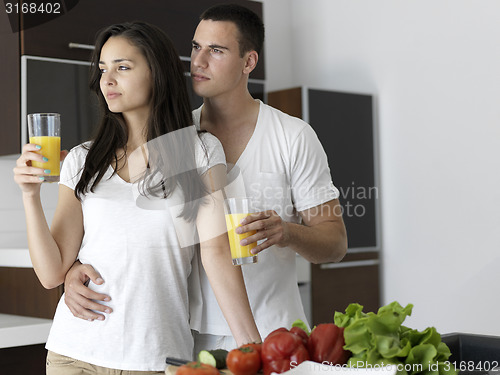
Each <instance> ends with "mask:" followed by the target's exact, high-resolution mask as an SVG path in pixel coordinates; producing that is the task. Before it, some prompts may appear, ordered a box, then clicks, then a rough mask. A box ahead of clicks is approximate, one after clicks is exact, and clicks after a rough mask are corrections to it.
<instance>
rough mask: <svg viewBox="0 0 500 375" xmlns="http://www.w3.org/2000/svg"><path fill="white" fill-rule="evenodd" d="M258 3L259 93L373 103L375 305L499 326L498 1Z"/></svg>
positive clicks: (0, 185)
mask: <svg viewBox="0 0 500 375" xmlns="http://www.w3.org/2000/svg"><path fill="white" fill-rule="evenodd" d="M262 3H263V14H264V22H265V25H266V32H267V36H266V44H265V68H266V69H265V70H266V82H265V84H266V90H267V91H275V90H281V89H286V88H290V87H298V86H302V87H312V88H316V89H324V90H334V91H344V92H354V93H362V94H369V95H372V96H373V98H374V109H375V112H374V121H375V129H376V130H377V131H376V133H375V134H376V138H377V141H378V142H377V145H378V147H377V150H376V151H377V160H378V163H377V168H378V170H377V172H378V177H379V180H378V182H379V186H378V199H379V207H380V214H379V216H380V225H379V229H380V234H381V236H380V244H379V245H380V263H381V272H380V282H381V304H386V303H389V302H391V301H393V300H397V301H399V302H400V303H401V304H403V305H404V304H406V303H413V304H414V305H415V307H414V309H413V315H412V317H410V318H408V320H407V322H406V323H407V324H408V325H410V326H413V327H415V328H419V329H423V328H425V327H427V326H430V325H432V326H435V327H436V328H437V329H438V331H439V332H442V333H446V332H471V333H482V334H493V335H500V324H499V323H498V319H497V312H498V311H500V299H499V298H498V297H497V295H498V291H499V289H500V273H499V272H498V269H499V268H500V261H499V257H500V255H499V254H500V252H499V244H500V230H498V228H499V227H500V211H499V209H500V196H499V195H500V193H499V190H498V186H500V174H499V172H498V171H499V170H500V154H499V151H498V150H499V146H500V105H499V103H500V71H499V70H500V48H499V47H498V46H499V45H500V44H499V43H498V37H499V35H500V22H499V21H500V2H498V1H497V0H483V1H481V2H480V3H479V2H474V1H473V0H453V1H452V0H447V1H444V0H443V1H439V2H436V1H432V0H419V1H416V0H410V1H406V2H401V1H398V0H376V1H373V0H356V1H347V0H263V1H262ZM2 32H4V30H2ZM1 48H3V47H0V49H1ZM1 126H2V127H5V126H9V124H2V125H1ZM339 158H340V156H339ZM14 160H15V157H2V158H1V160H0V173H1V174H2V175H4V178H3V179H2V182H0V189H1V193H2V194H0V228H1V229H0V235H1V239H2V243H1V244H0V246H1V247H2V248H4V249H6V248H11V249H15V248H19V247H22V246H23V244H25V243H26V240H25V238H24V216H23V215H24V214H23V211H22V206H21V200H20V193H19V192H18V190H19V189H18V188H17V186H16V185H15V184H14V183H13V182H12V167H13V164H14ZM330 163H331V168H332V171H333V175H334V176H335V168H336V161H335V160H331V161H330ZM56 189H57V188H56V186H55V185H54V186H49V185H46V186H44V199H45V202H46V203H47V207H48V215H49V217H50V216H51V215H52V213H53V209H54V208H55V196H56ZM0 252H2V253H1V256H0V259H6V258H9V262H11V263H16V262H19V263H20V264H22V263H24V262H26V258H25V256H24V255H20V253H19V252H16V251H15V250H12V251H10V252H9V251H7V250H0ZM350 281H351V280H347V282H350ZM355 281H356V280H352V282H353V283H354V282H355ZM367 287H368V286H367ZM352 302H356V301H355V300H353V301H352Z"/></svg>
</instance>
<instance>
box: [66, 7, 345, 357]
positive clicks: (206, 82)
mask: <svg viewBox="0 0 500 375" xmlns="http://www.w3.org/2000/svg"><path fill="white" fill-rule="evenodd" d="M200 19H201V21H200V23H199V24H198V27H197V28H196V31H195V34H194V37H193V41H192V45H193V49H192V54H191V76H192V83H193V89H194V91H195V92H196V93H197V94H198V95H199V96H201V97H203V99H204V102H203V105H202V106H201V107H200V108H198V109H196V110H195V111H194V112H193V118H194V121H195V124H196V125H197V126H198V127H199V128H201V129H202V130H206V131H208V132H210V133H212V134H214V135H215V136H216V137H217V138H219V140H220V141H221V143H222V146H223V148H224V152H225V154H226V160H227V164H228V169H229V168H231V166H235V167H234V168H235V169H237V170H238V171H239V172H240V173H241V176H242V178H243V181H244V185H245V186H244V187H245V191H246V195H247V196H250V197H252V198H253V199H254V201H255V202H256V204H257V206H258V207H261V208H262V211H261V212H259V213H256V214H252V215H251V216H250V217H249V218H247V219H246V221H245V222H244V223H243V224H244V225H243V227H242V228H241V229H242V232H247V231H252V230H256V231H257V233H256V234H254V235H253V236H251V237H249V238H248V242H249V243H250V242H254V241H259V245H258V246H257V247H256V249H255V251H256V252H257V253H259V259H258V263H256V264H251V265H245V266H242V272H243V275H244V278H245V284H246V287H247V292H248V298H249V301H250V305H251V307H252V311H253V315H254V318H255V321H256V323H257V326H258V328H259V332H260V335H261V337H262V339H264V338H265V337H266V336H267V334H269V333H270V332H271V331H272V330H274V329H276V328H279V327H290V326H291V324H292V322H293V321H295V320H296V319H302V320H304V321H306V317H305V314H304V310H303V306H302V303H301V300H300V295H299V290H298V286H297V276H296V265H295V259H296V254H300V255H301V256H302V257H304V258H305V259H306V260H308V261H310V262H312V263H324V262H338V261H340V260H341V259H342V258H343V257H344V255H345V253H346V251H347V236H346V232H345V227H344V223H343V220H342V217H341V215H340V212H341V210H340V206H339V201H338V196H339V193H338V190H337V189H336V188H335V187H334V185H333V183H332V182H331V177H330V171H329V168H328V163H327V157H326V154H325V152H324V150H323V148H322V146H321V144H320V142H319V140H318V138H317V136H316V134H315V133H314V131H313V130H312V128H311V127H310V126H309V125H308V124H306V123H305V122H303V121H302V120H300V119H297V118H294V117H290V116H288V115H286V114H284V113H282V112H280V111H278V110H276V109H274V108H272V107H270V106H268V105H265V104H264V103H262V102H260V101H258V100H254V99H253V98H252V96H251V95H250V93H249V91H248V87H247V86H248V78H249V74H250V73H251V72H252V70H253V69H254V68H255V66H256V65H257V62H258V58H259V53H260V51H261V49H262V44H263V41H264V25H263V24H262V21H261V20H260V19H259V17H258V16H257V15H256V14H255V13H253V12H251V11H250V10H248V9H246V8H243V7H240V6H236V5H231V4H222V5H217V6H214V7H212V8H210V9H208V10H206V11H205V12H204V13H203V14H202V16H201V17H200ZM80 267H82V269H83V267H86V268H85V270H82V271H80V272H79V274H77V273H76V272H74V273H72V274H71V275H70V274H68V277H67V282H68V285H67V287H66V293H67V297H66V299H67V304H68V306H70V308H71V309H72V311H73V313H74V314H75V315H79V316H81V317H82V318H88V319H96V318H98V316H99V315H98V314H96V313H95V312H92V311H90V310H88V309H94V310H96V311H103V312H104V311H105V309H106V308H105V307H102V306H99V305H98V304H97V303H95V302H90V301H87V300H85V298H92V299H95V300H103V299H104V298H105V296H102V295H97V294H92V293H91V292H89V291H86V290H84V289H83V287H82V286H81V283H82V282H83V281H85V279H86V278H87V275H89V276H90V277H91V278H93V280H94V279H95V278H96V277H98V275H97V274H95V271H92V270H90V269H89V267H88V266H80ZM194 270H195V271H193V272H199V276H200V281H199V283H200V284H199V288H198V284H197V282H198V281H196V282H195V284H194V285H192V287H193V289H194V290H196V289H198V290H201V292H202V293H201V296H197V297H196V298H193V300H194V301H195V302H194V303H193V306H192V309H191V318H192V323H191V324H192V329H193V330H194V335H195V353H197V352H198V351H199V350H201V349H213V348H220V347H222V348H226V349H231V348H233V347H235V342H234V340H233V339H232V337H231V332H230V330H229V327H228V325H227V323H226V322H225V320H224V318H223V316H222V313H221V311H220V309H219V306H218V304H217V302H216V300H215V297H214V296H213V292H212V290H211V288H210V287H209V286H208V281H207V280H206V275H205V274H204V271H203V270H202V269H200V270H198V271H196V268H194ZM79 279H80V280H81V281H80V282H79V281H78V280H79ZM195 279H196V278H195ZM79 284H80V285H79ZM198 297H199V298H198ZM199 299H201V300H199ZM100 319H102V316H101V318H100Z"/></svg>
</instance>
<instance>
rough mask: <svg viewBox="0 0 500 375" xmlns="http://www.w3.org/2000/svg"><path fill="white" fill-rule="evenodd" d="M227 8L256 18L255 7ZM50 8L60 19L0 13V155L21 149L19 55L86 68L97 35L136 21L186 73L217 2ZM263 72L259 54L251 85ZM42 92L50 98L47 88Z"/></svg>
mask: <svg viewBox="0 0 500 375" xmlns="http://www.w3.org/2000/svg"><path fill="white" fill-rule="evenodd" d="M232 2H234V3H237V4H240V5H243V6H246V7H248V8H250V9H251V10H253V11H255V12H256V13H257V14H259V15H260V16H261V17H262V3H261V2H259V1H251V0H234V1H232ZM12 3H18V2H16V1H13V2H12ZM50 3H51V4H53V7H52V8H51V10H52V11H53V10H56V7H55V6H56V5H57V6H58V7H57V9H58V10H59V12H60V14H55V13H54V12H52V13H47V12H46V13H44V14H42V13H39V12H37V13H30V12H26V13H22V12H21V14H20V15H15V14H13V13H12V14H10V15H9V16H8V15H7V13H5V12H2V14H1V15H0V49H1V52H2V53H1V54H0V63H1V67H2V69H1V72H0V80H1V82H2V90H1V94H0V95H1V96H0V99H1V100H0V103H1V104H0V110H1V111H2V116H3V117H2V127H1V129H2V130H1V131H2V134H1V137H0V146H1V147H0V155H8V154H14V153H19V152H20V150H21V144H22V143H24V141H21V134H22V132H21V104H20V103H21V97H22V96H23V92H22V88H21V78H20V76H21V74H23V72H22V71H21V62H20V60H21V59H20V56H21V55H26V56H38V57H44V58H45V57H47V58H56V59H64V60H71V61H85V62H87V61H89V58H90V55H91V49H92V45H93V43H94V39H95V36H96V33H97V32H98V31H99V30H100V29H102V28H103V27H106V26H108V25H111V24H113V23H119V22H127V21H136V20H138V21H145V22H149V23H152V24H155V25H157V26H158V27H160V28H161V29H163V30H164V31H165V32H166V33H167V34H168V35H169V37H170V38H171V39H172V41H173V43H174V45H175V47H176V48H177V51H178V52H179V54H180V55H181V58H182V60H183V62H184V65H185V68H186V72H188V71H189V56H190V53H191V40H192V37H193V34H194V31H195V28H196V25H197V24H198V22H199V15H200V14H201V13H202V12H203V10H205V9H206V8H208V7H210V6H212V5H214V4H218V3H220V1H218V0H185V1H181V2H178V1H176V2H172V1H157V0H107V1H106V4H105V6H103V2H102V1H100V0H85V1H83V0H82V1H77V0H55V1H53V2H50ZM264 66H265V61H264V54H261V56H260V57H259V64H258V66H257V68H256V69H255V71H254V72H252V74H251V78H252V79H253V80H256V81H258V82H260V81H263V80H264V78H265V73H264ZM47 91H48V92H50V87H48V88H47ZM85 140H86V139H85ZM82 141H83V140H82Z"/></svg>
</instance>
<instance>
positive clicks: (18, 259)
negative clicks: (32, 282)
mask: <svg viewBox="0 0 500 375" xmlns="http://www.w3.org/2000/svg"><path fill="white" fill-rule="evenodd" d="M0 267H23V268H32V267H33V265H32V263H31V259H30V253H29V250H28V249H22V248H19V249H16V248H2V249H0Z"/></svg>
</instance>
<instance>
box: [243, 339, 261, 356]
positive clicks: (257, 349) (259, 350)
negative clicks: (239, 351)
mask: <svg viewBox="0 0 500 375" xmlns="http://www.w3.org/2000/svg"><path fill="white" fill-rule="evenodd" d="M247 346H250V347H252V348H253V349H254V350H256V351H258V352H259V355H260V353H262V343H261V342H259V343H256V342H251V343H249V344H245V345H242V346H240V348H246V347H247Z"/></svg>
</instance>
